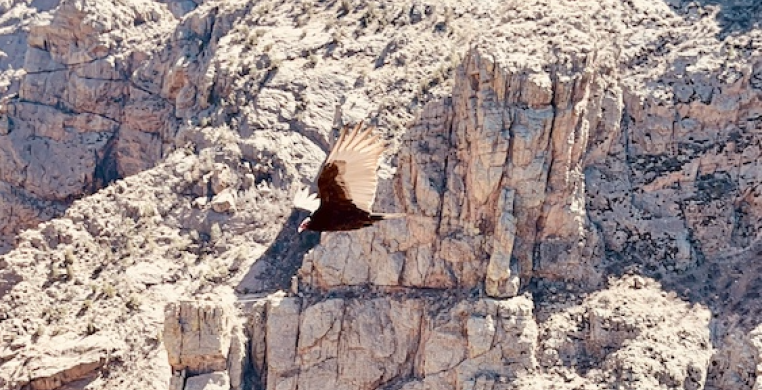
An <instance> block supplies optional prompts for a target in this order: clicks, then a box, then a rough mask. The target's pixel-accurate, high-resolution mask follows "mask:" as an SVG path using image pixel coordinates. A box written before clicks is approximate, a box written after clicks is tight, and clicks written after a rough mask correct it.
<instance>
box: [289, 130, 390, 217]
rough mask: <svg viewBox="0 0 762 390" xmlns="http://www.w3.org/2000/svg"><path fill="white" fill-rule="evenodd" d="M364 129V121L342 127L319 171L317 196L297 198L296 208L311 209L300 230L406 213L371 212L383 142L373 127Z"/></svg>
mask: <svg viewBox="0 0 762 390" xmlns="http://www.w3.org/2000/svg"><path fill="white" fill-rule="evenodd" d="M361 129H362V122H360V124H358V125H357V126H355V128H354V129H352V130H349V128H348V127H346V126H345V127H344V128H343V129H342V132H341V136H340V137H339V139H338V140H337V141H336V144H335V145H334V146H333V148H332V149H331V152H330V153H329V154H328V157H326V161H325V163H324V165H323V168H322V169H321V170H320V174H319V176H318V182H317V186H318V193H317V196H315V195H310V196H302V197H301V198H300V197H299V196H297V199H295V202H294V204H295V206H296V207H299V208H303V209H305V210H309V211H311V212H312V214H311V215H310V216H309V217H308V218H306V219H305V220H304V221H302V223H301V224H300V225H299V231H300V232H301V231H303V230H305V229H306V230H313V231H318V232H326V231H347V230H356V229H361V228H363V227H366V226H370V225H373V223H374V222H376V221H381V220H384V219H390V218H399V217H401V216H403V215H402V214H380V213H373V212H372V211H371V207H372V205H373V199H374V197H375V194H376V185H377V183H378V179H377V177H376V169H377V168H378V159H379V157H380V156H381V154H382V153H383V151H384V144H383V143H382V142H379V138H378V136H374V135H373V134H372V132H371V130H370V129H367V130H365V131H361ZM305 194H306V193H305ZM305 194H301V195H305ZM297 200H298V201H297Z"/></svg>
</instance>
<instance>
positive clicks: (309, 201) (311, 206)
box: [294, 187, 320, 213]
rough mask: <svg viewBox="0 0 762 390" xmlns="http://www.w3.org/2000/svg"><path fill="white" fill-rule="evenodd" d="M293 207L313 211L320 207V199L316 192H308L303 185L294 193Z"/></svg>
mask: <svg viewBox="0 0 762 390" xmlns="http://www.w3.org/2000/svg"><path fill="white" fill-rule="evenodd" d="M294 207H296V208H300V209H302V210H307V211H309V212H310V213H314V212H315V210H317V209H318V208H319V207H320V199H319V198H318V197H317V194H310V190H309V189H308V188H307V187H305V188H302V189H301V190H299V191H297V192H296V195H294Z"/></svg>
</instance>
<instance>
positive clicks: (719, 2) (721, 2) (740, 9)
mask: <svg viewBox="0 0 762 390" xmlns="http://www.w3.org/2000/svg"><path fill="white" fill-rule="evenodd" d="M665 2H666V3H667V4H668V5H669V6H670V7H671V8H672V9H673V10H675V12H677V13H678V14H680V15H686V14H687V12H689V9H690V8H689V7H692V6H695V5H699V6H701V7H707V6H713V7H717V23H718V25H719V26H720V32H719V34H718V38H719V39H725V38H726V37H728V36H730V35H733V34H739V33H744V32H748V31H749V30H753V29H758V28H762V2H760V1H756V0H752V1H748V0H695V1H688V0H677V1H675V0H673V1H669V0H665ZM675 3H679V5H677V4H675Z"/></svg>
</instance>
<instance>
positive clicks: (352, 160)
mask: <svg viewBox="0 0 762 390" xmlns="http://www.w3.org/2000/svg"><path fill="white" fill-rule="evenodd" d="M362 124H363V123H362V122H360V123H358V124H357V126H355V128H354V129H353V130H351V131H350V132H347V131H346V128H344V129H342V132H341V135H340V136H339V139H338V140H337V141H336V145H335V146H334V147H333V149H332V150H331V153H330V154H329V155H328V158H326V162H325V164H326V165H327V164H329V163H331V162H335V161H344V162H346V164H343V166H340V175H341V176H342V178H343V179H344V185H345V189H346V190H347V191H348V192H349V194H348V195H349V197H350V198H351V199H352V202H353V203H354V204H355V205H356V206H357V207H358V208H359V209H361V210H364V211H367V212H369V213H370V212H371V207H372V206H373V201H374V199H375V197H376V186H377V185H378V178H377V177H376V170H377V169H378V163H379V158H380V157H381V155H382V154H383V152H384V147H385V145H384V143H383V142H378V140H379V137H378V135H375V136H374V135H373V132H372V128H371V127H368V128H366V129H365V131H360V130H361V127H362Z"/></svg>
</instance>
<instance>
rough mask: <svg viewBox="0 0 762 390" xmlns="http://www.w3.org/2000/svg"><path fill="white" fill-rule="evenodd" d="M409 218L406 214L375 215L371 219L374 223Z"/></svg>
mask: <svg viewBox="0 0 762 390" xmlns="http://www.w3.org/2000/svg"><path fill="white" fill-rule="evenodd" d="M405 217H407V214H405V213H373V214H371V215H370V219H372V220H374V221H384V220H387V219H397V218H405Z"/></svg>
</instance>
